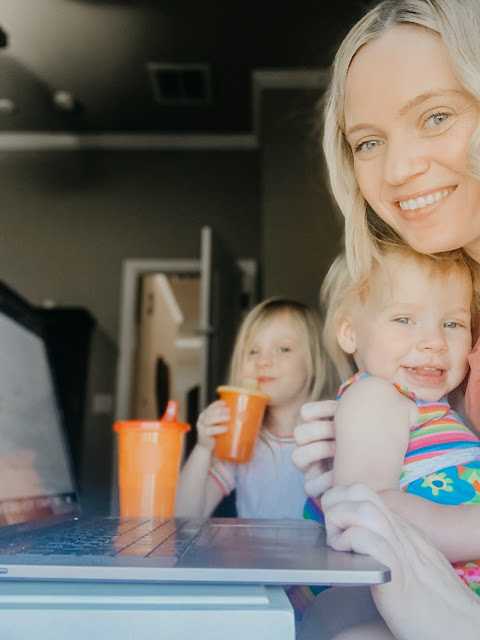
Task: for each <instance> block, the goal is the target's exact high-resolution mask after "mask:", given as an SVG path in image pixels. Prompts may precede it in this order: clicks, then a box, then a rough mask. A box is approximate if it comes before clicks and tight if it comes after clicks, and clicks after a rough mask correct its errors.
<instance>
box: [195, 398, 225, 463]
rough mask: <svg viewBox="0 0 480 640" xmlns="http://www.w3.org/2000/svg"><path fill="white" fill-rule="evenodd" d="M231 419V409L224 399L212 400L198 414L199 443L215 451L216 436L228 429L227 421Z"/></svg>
mask: <svg viewBox="0 0 480 640" xmlns="http://www.w3.org/2000/svg"><path fill="white" fill-rule="evenodd" d="M229 419H230V409H229V408H228V407H227V406H226V405H225V402H224V401H223V400H216V401H215V402H212V404H211V405H209V406H208V407H207V408H206V409H205V410H204V411H202V413H201V414H200V415H199V416H198V421H197V445H198V446H200V447H204V448H205V449H208V451H213V449H214V447H215V436H217V435H218V434H219V433H224V432H225V431H226V430H227V426H226V424H225V423H226V422H228V420H229Z"/></svg>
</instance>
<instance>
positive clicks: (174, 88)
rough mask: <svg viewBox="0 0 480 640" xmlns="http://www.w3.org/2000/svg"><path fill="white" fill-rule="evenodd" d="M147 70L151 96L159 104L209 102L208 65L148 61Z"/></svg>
mask: <svg viewBox="0 0 480 640" xmlns="http://www.w3.org/2000/svg"><path fill="white" fill-rule="evenodd" d="M147 70H148V75H149V78H150V83H151V85H152V91H153V96H154V98H155V101H156V102H158V103H159V104H162V105H165V106H167V105H204V104H210V102H211V82H210V69H209V66H208V65H206V64H189V65H185V64H165V63H160V62H149V63H148V64H147Z"/></svg>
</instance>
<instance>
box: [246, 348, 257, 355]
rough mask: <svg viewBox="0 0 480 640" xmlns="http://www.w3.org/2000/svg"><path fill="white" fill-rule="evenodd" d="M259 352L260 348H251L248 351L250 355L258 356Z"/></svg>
mask: <svg viewBox="0 0 480 640" xmlns="http://www.w3.org/2000/svg"><path fill="white" fill-rule="evenodd" d="M257 353H258V349H250V351H249V352H248V355H249V356H256V355H257Z"/></svg>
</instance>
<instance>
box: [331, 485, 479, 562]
mask: <svg viewBox="0 0 480 640" xmlns="http://www.w3.org/2000/svg"><path fill="white" fill-rule="evenodd" d="M380 495H381V497H382V500H384V501H385V503H386V504H387V505H388V507H390V509H392V511H394V512H395V513H396V514H397V515H399V516H401V517H402V518H405V519H406V520H408V521H409V522H411V523H412V524H413V525H415V526H416V527H417V528H418V529H420V530H421V531H423V533H424V534H425V535H426V536H428V538H429V539H430V540H431V541H432V543H433V544H434V545H435V546H436V547H437V549H439V551H441V552H442V553H443V554H444V555H445V556H446V557H447V558H448V560H449V561H450V562H465V561H468V560H476V559H479V558H480V535H479V534H478V532H480V504H462V505H445V504H437V503H436V502H431V501H430V500H425V499H424V498H420V497H419V496H415V495H413V494H411V493H404V492H403V491H383V492H381V493H380ZM322 504H323V503H322Z"/></svg>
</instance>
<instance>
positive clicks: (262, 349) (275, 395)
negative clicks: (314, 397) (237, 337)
mask: <svg viewBox="0 0 480 640" xmlns="http://www.w3.org/2000/svg"><path fill="white" fill-rule="evenodd" d="M307 357H308V344H307V337H306V332H305V330H304V329H302V327H301V326H300V324H299V323H298V321H297V320H296V319H295V317H294V316H293V315H292V314H290V313H288V312H287V311H286V312H283V313H279V314H277V315H276V316H274V317H273V318H271V319H269V320H267V321H266V322H264V323H263V324H261V325H260V327H259V329H258V330H257V331H256V333H255V335H254V337H253V341H252V342H251V343H250V344H247V350H246V354H245V359H244V362H243V370H242V374H243V376H244V377H246V378H257V379H258V386H259V389H260V391H263V392H265V393H268V395H269V396H270V397H271V402H270V405H272V406H279V405H287V404H291V403H295V402H299V401H301V402H304V401H305V399H306V394H307V390H306V387H307V379H308V367H307Z"/></svg>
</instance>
